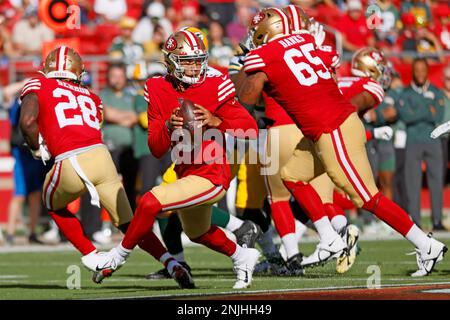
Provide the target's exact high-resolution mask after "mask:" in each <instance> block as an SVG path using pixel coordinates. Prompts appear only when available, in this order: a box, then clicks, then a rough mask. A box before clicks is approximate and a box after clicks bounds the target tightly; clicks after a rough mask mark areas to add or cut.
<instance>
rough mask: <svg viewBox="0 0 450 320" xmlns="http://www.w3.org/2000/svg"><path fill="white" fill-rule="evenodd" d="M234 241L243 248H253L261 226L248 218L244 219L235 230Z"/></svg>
mask: <svg viewBox="0 0 450 320" xmlns="http://www.w3.org/2000/svg"><path fill="white" fill-rule="evenodd" d="M233 233H234V235H235V236H236V242H237V244H238V245H240V246H241V247H243V248H254V247H255V242H256V239H258V237H259V236H260V235H261V228H260V227H259V226H258V225H257V224H255V223H254V222H252V221H250V220H245V221H244V223H243V224H242V226H241V227H240V228H239V229H237V230H235V231H234V232H233Z"/></svg>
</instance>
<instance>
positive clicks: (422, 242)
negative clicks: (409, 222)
mask: <svg viewBox="0 0 450 320" xmlns="http://www.w3.org/2000/svg"><path fill="white" fill-rule="evenodd" d="M405 238H406V239H408V240H409V241H410V242H411V243H412V244H413V245H414V246H415V247H416V248H417V249H419V250H422V251H423V250H428V248H429V247H430V245H431V239H430V238H429V237H428V236H427V235H426V234H425V232H423V231H422V230H420V228H419V227H418V226H417V225H415V224H413V226H412V227H411V229H409V231H408V233H407V234H406V236H405Z"/></svg>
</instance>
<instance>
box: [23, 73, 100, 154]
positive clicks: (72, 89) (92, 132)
mask: <svg viewBox="0 0 450 320" xmlns="http://www.w3.org/2000/svg"><path fill="white" fill-rule="evenodd" d="M30 93H35V94H36V95H37V97H38V99H39V116H38V120H37V122H38V126H39V133H40V134H41V135H42V137H43V138H44V140H45V143H46V144H47V147H48V150H49V151H50V153H51V154H52V156H53V157H57V156H59V155H62V154H64V153H67V152H71V151H74V150H77V149H81V148H85V147H89V146H92V145H96V144H101V143H103V142H102V135H101V130H100V124H101V122H102V111H103V110H102V109H103V107H102V102H101V100H100V98H99V97H98V96H97V95H95V94H94V93H92V92H90V91H89V90H88V89H86V88H84V87H82V86H80V85H77V84H74V83H72V82H68V81H64V80H60V79H50V78H46V77H44V76H39V77H36V78H33V79H31V80H29V81H28V82H27V83H26V84H25V86H24V87H23V89H22V93H21V95H20V98H21V99H23V98H24V97H25V96H26V95H27V94H30Z"/></svg>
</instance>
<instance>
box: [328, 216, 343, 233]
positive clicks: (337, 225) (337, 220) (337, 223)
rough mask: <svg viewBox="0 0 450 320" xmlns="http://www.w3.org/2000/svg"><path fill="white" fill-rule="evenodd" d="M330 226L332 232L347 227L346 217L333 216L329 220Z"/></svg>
mask: <svg viewBox="0 0 450 320" xmlns="http://www.w3.org/2000/svg"><path fill="white" fill-rule="evenodd" d="M331 225H332V226H333V229H334V230H336V231H337V232H340V231H341V230H342V229H344V228H345V226H346V225H347V217H346V216H343V215H337V216H334V217H333V219H331Z"/></svg>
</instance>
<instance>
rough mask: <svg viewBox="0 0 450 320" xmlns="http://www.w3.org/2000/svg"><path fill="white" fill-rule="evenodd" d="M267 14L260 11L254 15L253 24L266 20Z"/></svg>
mask: <svg viewBox="0 0 450 320" xmlns="http://www.w3.org/2000/svg"><path fill="white" fill-rule="evenodd" d="M264 17H265V14H264V13H262V12H260V13H258V14H257V15H256V16H254V17H253V20H252V25H254V26H256V25H257V24H258V23H260V22H261V21H263V20H264Z"/></svg>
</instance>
